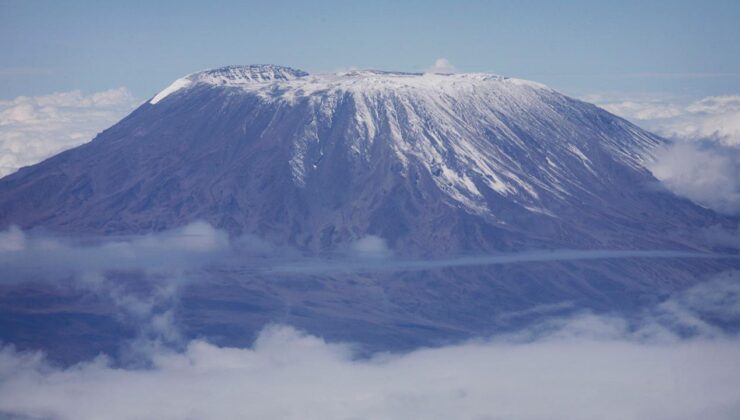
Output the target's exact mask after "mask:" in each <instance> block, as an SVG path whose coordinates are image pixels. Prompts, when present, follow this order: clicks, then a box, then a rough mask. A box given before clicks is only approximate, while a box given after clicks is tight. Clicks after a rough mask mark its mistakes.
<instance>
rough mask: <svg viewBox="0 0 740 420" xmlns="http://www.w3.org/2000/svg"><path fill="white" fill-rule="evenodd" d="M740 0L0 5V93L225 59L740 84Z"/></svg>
mask: <svg viewBox="0 0 740 420" xmlns="http://www.w3.org/2000/svg"><path fill="white" fill-rule="evenodd" d="M738 22H740V1H737V0H733V1H710V2H707V1H704V2H699V1H650V2H645V1H618V2H617V1H600V2H597V1H516V2H515V1H460V2H442V1H431V0H427V1H363V2H352V1H346V0H345V1H323V2H314V3H311V4H309V2H292V1H269V2H268V1H262V2H246V1H245V2H204V1H181V2H165V1H159V2H151V1H141V2H138V1H130V2H92V1H63V2H62V1H0V51H2V54H0V98H6V99H7V98H13V97H15V96H18V95H39V94H44V93H50V92H56V91H69V90H73V89H81V90H82V91H83V92H93V91H100V90H103V89H109V88H113V87H118V86H125V87H127V88H128V89H129V90H130V91H131V92H132V93H133V94H134V96H136V97H138V98H145V97H149V96H152V95H153V94H155V93H156V92H157V91H158V90H159V89H162V88H163V87H165V86H166V85H167V84H168V83H169V82H170V81H172V80H173V79H175V78H177V77H179V76H182V75H184V74H187V73H190V72H193V71H197V70H200V69H204V68H210V67H216V66H220V65H225V64H249V63H275V64H283V65H289V66H293V67H297V68H301V69H304V70H307V71H309V72H326V71H334V70H337V69H341V68H348V67H359V68H378V69H386V70H405V71H422V70H424V69H425V68H427V67H428V66H430V65H431V63H432V62H433V61H434V60H435V59H437V58H440V57H445V58H447V59H449V60H450V62H452V63H453V64H454V65H455V66H456V67H457V68H458V69H459V70H461V71H482V72H492V73H499V74H504V75H510V76H516V77H522V78H527V79H532V80H537V81H540V82H543V83H546V84H548V85H550V86H552V87H554V88H556V89H559V90H561V91H564V92H566V93H569V94H571V95H585V94H588V93H593V92H670V93H673V94H677V95H689V96H695V97H700V96H707V95H716V94H729V93H737V92H740V53H738V52H739V51H740V47H739V46H738V45H739V44H740V24H738Z"/></svg>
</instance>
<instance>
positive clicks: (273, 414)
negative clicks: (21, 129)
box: [0, 222, 740, 420]
mask: <svg viewBox="0 0 740 420" xmlns="http://www.w3.org/2000/svg"><path fill="white" fill-rule="evenodd" d="M236 254H238V256H239V257H238V258H237V259H238V260H240V261H245V260H248V259H249V258H252V257H254V258H255V259H257V258H262V259H263V263H264V262H265V261H267V263H268V264H269V262H270V261H272V260H273V259H278V260H279V259H280V258H283V257H285V256H286V255H289V254H290V253H289V252H286V251H285V250H281V249H277V248H275V247H271V246H269V245H268V244H266V243H264V242H262V241H260V240H259V239H257V238H254V237H243V238H235V239H231V240H229V239H228V238H227V236H226V235H225V234H224V233H223V232H221V231H219V230H216V229H214V228H212V227H211V226H209V225H207V224H205V223H200V222H198V223H194V224H191V225H188V226H185V227H183V228H180V229H176V230H172V231H166V232H161V233H158V234H151V235H143V236H132V237H120V238H107V239H105V241H103V242H100V241H97V242H95V241H92V240H91V239H90V238H88V239H71V238H66V239H64V238H54V237H49V236H43V235H39V234H29V233H27V232H23V231H21V230H18V229H15V228H13V229H10V230H7V231H5V232H1V233H0V262H2V264H0V266H2V270H0V274H2V277H3V278H4V279H6V282H7V281H9V279H10V281H29V279H30V281H37V280H38V279H39V278H46V279H47V281H52V282H64V281H72V282H74V283H75V284H76V285H77V287H87V288H89V290H90V291H92V292H94V293H98V294H106V295H108V296H109V297H110V298H111V302H113V303H114V304H115V308H116V309H117V310H118V311H120V313H121V315H122V320H124V321H125V322H131V323H135V324H136V325H138V329H139V331H140V335H139V336H138V337H137V338H136V342H135V343H133V344H132V345H131V346H128V348H129V350H128V351H130V352H132V353H135V354H131V355H124V356H126V357H124V358H123V359H124V360H135V361H136V363H134V364H132V365H129V364H123V365H122V364H121V360H112V359H110V358H108V357H107V356H104V355H101V356H100V357H97V358H95V359H92V360H88V361H86V362H83V363H80V364H77V365H73V366H66V367H60V366H55V365H53V364H52V363H50V362H49V361H48V360H47V359H46V358H45V357H44V356H43V355H42V354H40V353H34V352H19V351H16V350H15V349H14V348H13V347H12V345H6V346H4V347H2V348H0V417H2V418H41V419H46V418H49V419H76V420H77V419H81V420H84V419H97V418H108V419H130V418H141V419H188V418H193V419H196V418H197V419H209V418H213V419H250V418H254V419H291V418H295V419H299V418H300V419H312V418H315V419H347V418H387V419H406V418H429V419H435V418H439V419H448V418H460V419H484V418H490V419H496V418H502V419H504V418H505V419H512V418H514V419H541V418H553V417H555V418H564V417H567V418H570V419H591V418H601V419H624V418H633V419H651V420H652V419H695V418H712V419H720V420H721V419H734V418H737V417H738V416H739V415H740V396H738V394H737V392H736V390H737V389H738V388H740V340H739V339H738V337H737V336H736V335H735V334H734V333H732V332H728V331H727V330H725V329H723V328H720V327H718V326H717V325H718V324H724V325H738V324H740V275H739V274H740V273H738V272H735V271H730V272H726V273H724V274H722V275H720V276H717V277H716V278H714V279H713V280H711V281H708V282H705V283H701V284H699V285H697V286H694V287H692V288H690V289H688V290H685V291H682V292H679V293H677V294H675V295H673V296H672V297H670V298H668V299H666V300H664V301H662V302H661V303H660V304H658V305H657V306H655V307H652V308H648V309H646V310H645V311H644V312H641V313H639V314H635V317H634V319H629V320H627V319H622V318H617V317H610V316H596V315H593V314H590V313H579V314H577V315H575V316H571V317H567V318H556V317H552V318H549V319H547V320H544V321H543V322H541V323H540V324H539V325H537V326H536V328H534V327H533V328H525V329H523V330H520V331H518V332H516V333H511V334H507V335H500V336H495V337H492V338H486V339H483V338H481V339H479V340H474V341H470V342H466V343H461V344H457V345H450V346H444V347H440V348H434V349H419V350H415V351H412V352H408V353H402V354H387V353H379V354H374V355H372V356H370V357H364V358H360V357H358V356H357V354H358V353H357V352H355V346H354V345H352V344H351V343H330V342H326V341H324V340H322V339H321V338H320V337H315V336H310V335H307V334H305V333H302V332H300V331H298V330H296V329H294V328H292V327H290V326H284V325H273V326H269V327H267V328H265V329H264V330H263V331H262V332H261V334H260V335H259V337H258V339H257V340H256V342H255V343H254V344H253V345H252V346H251V347H248V348H233V347H220V346H217V345H214V344H212V343H209V342H207V341H204V340H201V339H195V340H186V339H185V338H183V337H182V335H181V334H180V333H179V331H178V329H177V323H176V322H173V318H174V317H175V315H176V314H175V313H174V308H175V307H176V305H175V301H176V300H177V295H178V290H179V288H180V286H181V285H182V284H183V282H187V281H197V280H196V279H193V278H190V276H189V275H188V274H189V273H190V272H191V271H193V270H198V269H199V268H202V267H204V266H207V265H208V264H212V263H214V262H216V263H218V264H223V263H225V262H226V263H228V262H229V261H233V260H234V259H233V258H231V257H230V256H233V255H236ZM368 254H369V255H368ZM245 255H248V256H252V257H245ZM553 255H554V256H557V254H553ZM278 257H280V258H278ZM230 258H231V259H230ZM346 258H347V259H348V261H357V260H358V259H359V260H361V261H370V262H373V264H382V260H388V261H392V260H393V256H392V254H391V250H389V249H388V247H387V246H386V244H385V242H384V241H383V240H382V238H379V237H365V238H361V239H360V240H358V242H357V243H356V244H355V246H354V249H353V253H352V254H350V255H348V256H346ZM314 263H315V264H321V263H322V261H318V260H317V261H315V262H314ZM120 270H139V271H143V272H144V273H146V274H147V275H148V276H149V277H150V278H151V281H152V285H153V286H154V287H153V289H152V290H153V292H152V293H148V294H146V295H144V296H142V295H138V294H136V293H134V292H133V291H131V290H127V289H126V288H125V287H122V285H120V284H118V283H116V282H115V278H108V276H107V273H108V272H109V271H120ZM9 276H13V277H14V278H13V279H11V278H10V277H9ZM24 276H27V278H26V277H24ZM533 309H534V308H533ZM708 320H711V321H712V322H709V321H708ZM677 331H678V332H680V334H679V333H677Z"/></svg>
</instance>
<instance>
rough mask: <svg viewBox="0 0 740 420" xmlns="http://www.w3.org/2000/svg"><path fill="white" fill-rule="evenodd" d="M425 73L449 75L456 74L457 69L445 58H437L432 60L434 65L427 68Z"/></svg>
mask: <svg viewBox="0 0 740 420" xmlns="http://www.w3.org/2000/svg"><path fill="white" fill-rule="evenodd" d="M426 72H427V73H440V74H451V73H455V72H457V69H456V68H455V66H453V65H452V63H450V61H449V60H447V59H446V58H438V59H436V60H434V64H432V65H431V66H430V67H429V68H427V70H426Z"/></svg>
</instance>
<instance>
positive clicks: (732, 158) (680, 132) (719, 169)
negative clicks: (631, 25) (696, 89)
mask: <svg viewBox="0 0 740 420" xmlns="http://www.w3.org/2000/svg"><path fill="white" fill-rule="evenodd" d="M584 99H585V100H587V101H590V102H594V103H596V104H598V105H600V106H601V107H603V108H604V109H606V110H607V111H610V112H612V113H614V114H617V115H620V116H622V117H624V118H627V119H629V120H631V121H632V122H634V123H636V124H638V125H640V126H642V127H644V128H646V129H648V130H650V131H653V132H655V133H657V134H659V135H661V136H663V137H666V138H668V139H671V140H672V141H673V142H672V143H671V144H669V145H667V146H665V147H662V148H659V149H658V150H656V153H655V158H656V160H655V162H654V163H653V164H652V165H650V169H651V170H652V172H653V174H654V175H655V176H656V178H658V179H660V180H661V181H662V182H663V183H664V185H665V186H666V187H667V188H668V189H670V190H671V191H673V192H674V193H676V194H678V195H681V196H684V197H686V198H689V199H691V200H692V201H695V202H697V203H699V204H702V205H704V206H706V207H710V208H712V209H714V210H717V211H719V212H723V213H729V214H737V213H738V212H740V169H738V168H740V95H723V96H709V97H705V98H701V99H697V100H687V99H686V98H679V97H675V96H666V95H655V96H650V95H634V96H632V97H625V96H620V95H617V96H609V95H590V96H587V97H585V98H584Z"/></svg>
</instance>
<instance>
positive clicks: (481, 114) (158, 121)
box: [0, 65, 726, 347]
mask: <svg viewBox="0 0 740 420" xmlns="http://www.w3.org/2000/svg"><path fill="white" fill-rule="evenodd" d="M663 143H664V140H663V139H661V138H659V137H657V136H655V135H653V134H651V133H648V132H646V131H644V130H642V129H640V128H638V127H636V126H634V125H633V124H631V123H629V122H627V121H625V120H623V119H621V118H618V117H616V116H614V115H612V114H610V113H608V112H606V111H604V110H603V109H600V108H598V107H596V106H594V105H591V104H588V103H585V102H582V101H579V100H576V99H572V98H569V97H567V96H565V95H563V94H560V93H558V92H556V91H555V90H553V89H550V88H548V87H546V86H543V85H541V84H538V83H534V82H529V81H524V80H520V79H514V78H508V77H502V76H497V75H492V74H417V73H397V72H382V71H373V70H367V71H348V72H341V73H336V74H319V75H311V74H308V73H306V72H304V71H300V70H296V69H292V68H288V67H280V66H274V65H252V66H230V67H223V68H219V69H215V70H207V71H203V72H198V73H193V74H191V75H188V76H186V77H183V78H181V79H178V80H176V81H175V82H174V83H172V84H171V85H170V86H169V87H167V88H166V89H164V90H163V91H161V92H160V93H158V94H157V95H156V96H154V97H153V98H152V99H151V100H149V101H147V102H146V103H144V104H142V105H141V106H140V107H139V108H138V109H136V110H135V111H134V112H132V113H131V114H130V115H128V116H127V117H126V118H124V119H123V120H121V121H120V122H119V123H117V124H115V125H114V126H112V127H111V128H109V129H107V130H105V131H103V132H102V133H100V134H99V135H98V136H97V137H96V138H95V139H93V141H91V142H90V143H87V144H85V145H82V146H80V147H77V148H75V149H72V150H68V151H66V152H63V153H61V154H59V155H57V156H54V157H52V158H50V159H48V160H46V161H44V162H41V163H39V164H37V165H33V166H30V167H26V168H23V169H21V170H20V171H18V172H17V173H14V174H12V175H9V176H7V177H5V178H2V179H1V180H0V228H6V227H8V226H10V225H18V226H20V227H22V228H24V229H44V230H46V231H51V232H59V233H64V234H76V235H92V234H94V235H119V234H135V233H146V232H154V231H160V230H163V229H168V228H174V227H178V226H182V225H185V224H187V223H188V222H192V221H195V220H204V221H207V222H209V223H211V224H212V225H213V226H215V227H217V228H221V229H224V230H226V231H228V232H229V233H230V234H231V235H232V236H238V235H242V234H251V235H256V236H258V237H260V238H261V239H263V240H265V241H267V242H269V243H273V244H277V245H281V246H287V247H291V248H294V249H297V250H299V251H300V252H302V253H303V254H304V255H314V256H331V255H336V254H337V253H341V252H342V250H346V249H347V247H348V246H351V245H352V244H353V243H356V242H357V241H358V240H360V239H361V238H364V237H366V236H368V235H375V236H378V237H380V238H382V239H383V240H384V241H385V242H386V243H387V245H388V247H389V248H391V249H392V250H393V251H394V252H395V254H396V255H397V256H401V257H415V258H417V257H418V258H435V257H440V256H459V255H471V254H474V255H477V254H484V253H490V252H501V251H520V250H532V249H563V248H569V249H682V250H687V249H691V250H699V251H702V250H708V249H711V248H712V244H711V243H708V242H707V241H706V239H705V236H703V235H702V234H701V233H702V231H703V229H705V228H707V227H710V226H713V225H716V224H718V223H724V222H725V221H726V220H725V219H724V218H723V216H719V215H717V214H715V213H714V212H712V211H710V210H708V209H704V208H702V207H699V206H697V205H695V204H693V203H691V202H690V201H688V200H685V199H682V198H679V197H676V196H674V195H672V194H671V193H669V192H667V191H665V190H663V189H661V188H660V186H659V183H658V182H657V181H656V179H655V178H654V177H653V176H652V174H651V173H650V171H649V170H648V169H647V167H646V166H647V165H648V164H649V162H650V161H651V159H652V151H653V150H654V149H655V148H656V147H658V146H660V145H662V144H663ZM717 270H719V267H718V266H717V264H716V263H714V262H710V261H703V262H696V261H671V262H655V263H652V262H645V261H635V260H629V261H623V262H609V263H597V262H589V263H579V264H576V263H558V262H552V263H537V264H530V265H525V266H523V265H519V266H511V267H508V266H507V267H499V268H490V267H488V268H485V267H483V268H481V267H479V268H459V269H439V270H430V271H423V272H402V273H376V274H363V275H361V276H360V275H345V276H338V275H323V276H321V275H316V274H313V275H304V276H300V275H295V274H293V275H291V276H287V277H290V281H287V280H286V281H284V282H280V283H279V284H278V285H277V286H276V285H275V284H270V282H271V280H269V279H267V278H266V277H265V276H262V277H260V276H256V275H254V274H250V273H238V272H236V273H234V272H230V273H222V274H219V275H218V276H221V277H220V278H221V279H227V280H230V281H232V283H230V284H232V285H233V284H237V283H239V282H240V281H242V280H244V279H245V278H249V279H250V280H249V284H250V285H251V286H250V287H252V289H250V293H246V292H244V291H243V290H242V291H241V292H235V294H234V293H231V292H233V288H230V286H223V284H225V283H228V281H225V283H222V289H218V288H214V287H209V288H203V287H201V286H198V287H194V288H193V289H192V291H191V294H190V295H189V297H187V298H185V299H184V302H185V304H184V306H183V308H182V313H183V319H187V320H189V321H187V322H190V324H188V325H191V326H192V329H191V330H192V332H193V334H212V333H213V331H215V330H217V329H218V328H216V327H214V325H216V324H218V325H220V327H219V328H221V330H219V331H222V332H223V331H226V330H229V328H232V327H234V325H235V324H234V322H236V321H234V322H232V323H229V322H226V321H223V319H225V317H226V315H223V314H222V317H221V318H219V317H218V316H213V317H204V316H203V312H202V311H205V309H203V308H204V307H208V308H209V309H208V310H227V309H224V308H220V309H214V308H216V307H218V306H219V304H218V303H215V302H222V303H223V301H224V299H227V300H228V299H236V301H238V302H241V303H242V304H244V302H251V304H253V306H252V307H251V308H252V309H250V310H249V311H252V313H251V314H246V315H245V312H244V311H241V312H239V310H237V309H235V310H234V311H235V312H236V313H238V314H239V317H238V319H239V322H241V324H240V325H241V327H239V328H241V329H238V331H239V333H240V334H242V333H245V331H246V332H250V331H253V330H254V328H257V327H258V326H259V325H261V324H263V323H264V322H269V321H271V320H274V317H275V316H277V315H276V314H281V315H280V316H281V317H282V318H281V319H282V320H283V321H286V320H287V322H292V323H295V324H298V325H299V326H302V327H305V328H307V329H309V330H311V331H314V332H318V333H321V334H324V335H327V336H331V337H333V336H337V337H340V338H348V337H349V338H351V339H356V340H358V341H361V342H367V343H375V344H377V343H381V345H379V346H380V347H383V346H384V345H385V344H383V343H386V344H387V343H389V342H392V343H395V344H397V345H399V346H401V347H403V346H404V345H408V344H409V343H411V344H419V343H422V344H423V343H428V342H430V340H431V339H432V338H434V339H438V338H440V337H442V338H449V337H465V336H468V335H470V334H472V333H480V332H481V331H491V330H493V329H495V327H496V325H497V324H496V323H493V322H492V321H491V320H492V319H493V318H492V317H494V315H495V314H500V313H503V312H506V311H509V312H511V311H520V310H524V309H527V308H532V307H535V306H537V305H557V304H560V303H562V302H588V305H589V306H591V307H598V308H601V309H610V308H614V307H620V306H621V307H624V308H631V307H633V306H634V305H637V303H638V302H640V301H641V300H644V299H645V296H646V295H649V296H652V297H653V298H654V297H655V296H656V295H658V294H660V293H662V292H665V291H666V290H671V289H675V288H680V287H685V286H687V285H689V284H692V283H693V282H696V281H698V280H697V278H698V276H699V274H700V273H711V272H714V271H717ZM213 276H217V275H216V274H213ZM330 279H331V281H330ZM329 284H330V285H329ZM208 296H210V297H208ZM234 296H239V297H238V298H235V297H234ZM296 296H301V298H297V297H296ZM219 299H221V300H219ZM206 300H207V301H208V302H210V303H203V302H204V301H206ZM257 301H259V302H257ZM198 302H200V303H198ZM222 306H223V305H222ZM198 308H201V309H198ZM286 308H288V309H286ZM199 311H201V312H199ZM247 312H248V311H247ZM286 314H287V315H286ZM232 315H233V314H232ZM226 318H228V317H226ZM204 319H214V320H215V321H213V322H211V323H210V324H209V323H208V322H206V321H204ZM187 322H186V323H187ZM258 324H259V325H258ZM250 328H251V329H250ZM229 331H231V332H229V333H227V332H223V335H224V336H225V337H233V336H234V334H236V333H234V330H233V328H232V330H229ZM395 344H394V345H395ZM391 347H392V346H391Z"/></svg>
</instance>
